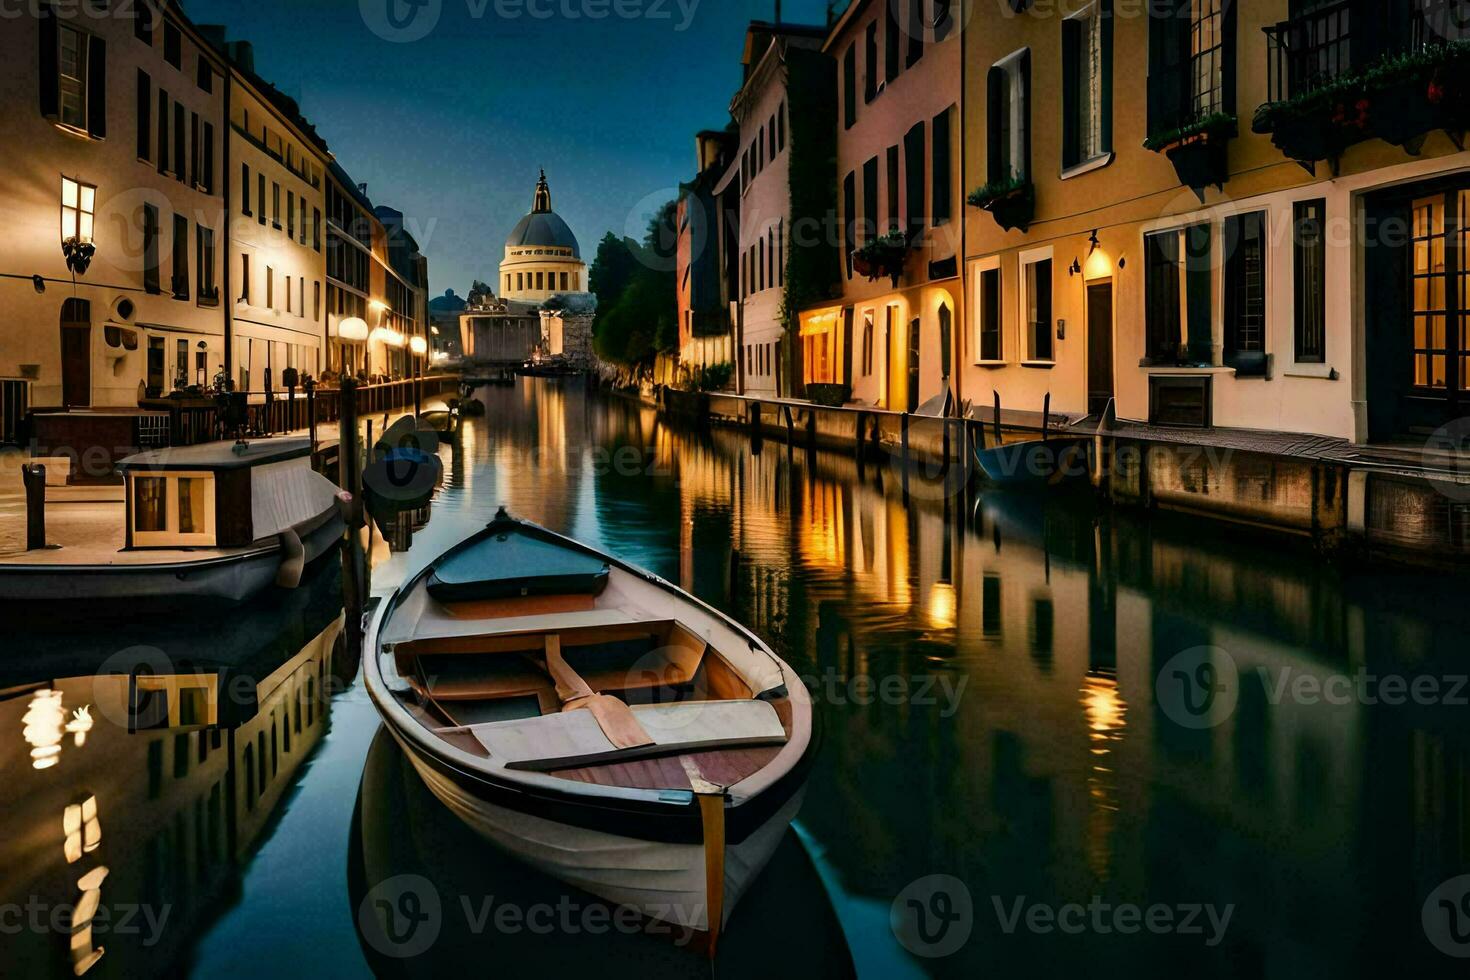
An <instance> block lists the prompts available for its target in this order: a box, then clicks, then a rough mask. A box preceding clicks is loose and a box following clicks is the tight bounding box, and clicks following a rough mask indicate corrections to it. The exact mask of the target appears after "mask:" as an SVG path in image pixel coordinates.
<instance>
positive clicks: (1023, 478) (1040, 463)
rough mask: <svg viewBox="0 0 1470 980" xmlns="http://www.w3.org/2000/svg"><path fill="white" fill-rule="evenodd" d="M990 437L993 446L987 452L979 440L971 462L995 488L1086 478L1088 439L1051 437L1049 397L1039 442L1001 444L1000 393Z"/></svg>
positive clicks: (1036, 440) (1037, 440)
mask: <svg viewBox="0 0 1470 980" xmlns="http://www.w3.org/2000/svg"><path fill="white" fill-rule="evenodd" d="M994 433H995V437H994V445H993V446H991V447H990V448H989V449H986V448H984V439H983V438H982V439H981V440H980V442H978V443H977V444H976V446H975V462H976V463H978V464H979V466H980V469H981V471H982V472H984V474H985V477H986V479H988V480H989V481H990V482H991V483H994V484H996V485H997V486H1002V487H1024V486H1035V485H1044V484H1049V483H1061V482H1063V481H1066V480H1071V479H1076V478H1078V477H1082V476H1086V475H1087V472H1088V469H1087V444H1088V442H1089V441H1090V438H1091V437H1090V436H1060V437H1056V436H1053V435H1052V434H1051V395H1050V394H1048V395H1047V396H1046V400H1045V403H1044V406H1043V408H1042V417H1041V438H1039V439H1027V440H1025V441H1022V442H1012V443H1005V442H1003V441H1002V439H1003V437H1002V435H1001V426H1000V393H999V392H996V393H995V428H994ZM982 437H983V429H982Z"/></svg>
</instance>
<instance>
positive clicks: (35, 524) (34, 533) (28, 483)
mask: <svg viewBox="0 0 1470 980" xmlns="http://www.w3.org/2000/svg"><path fill="white" fill-rule="evenodd" d="M20 475H21V482H22V483H23V484H24V485H25V492H26V550H27V551H40V550H41V549H43V548H45V547H46V467H44V466H42V465H40V464H39V463H27V464H26V465H25V466H23V467H21V471H20Z"/></svg>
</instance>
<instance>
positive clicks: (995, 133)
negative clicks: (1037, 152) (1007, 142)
mask: <svg viewBox="0 0 1470 980" xmlns="http://www.w3.org/2000/svg"><path fill="white" fill-rule="evenodd" d="M985 84H986V88H987V98H986V108H985V135H986V161H987V164H988V166H987V171H986V172H987V174H988V179H989V180H991V181H997V180H1004V179H1005V178H1006V177H1007V176H1008V175H1007V172H1006V171H1007V170H1008V169H1009V161H1007V160H1003V159H1001V156H1002V154H1003V152H1004V151H1003V146H1004V143H1003V141H1002V138H1001V132H1002V129H1003V128H1004V123H1003V121H1002V120H1003V119H1004V116H1005V113H1006V112H1007V111H1008V109H1009V107H1008V106H1007V105H1006V72H1005V69H1004V68H992V69H990V74H989V75H988V76H987V77H986V82H985Z"/></svg>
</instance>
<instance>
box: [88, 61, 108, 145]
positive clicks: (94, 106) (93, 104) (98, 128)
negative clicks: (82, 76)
mask: <svg viewBox="0 0 1470 980" xmlns="http://www.w3.org/2000/svg"><path fill="white" fill-rule="evenodd" d="M87 132H88V133H91V134H92V138H93V139H99V140H105V139H107V42H106V41H104V40H102V38H100V37H97V36H96V35H91V36H89V37H88V38H87Z"/></svg>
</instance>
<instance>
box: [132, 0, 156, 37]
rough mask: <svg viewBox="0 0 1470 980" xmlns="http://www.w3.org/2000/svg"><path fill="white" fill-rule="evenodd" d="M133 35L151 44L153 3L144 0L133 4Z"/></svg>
mask: <svg viewBox="0 0 1470 980" xmlns="http://www.w3.org/2000/svg"><path fill="white" fill-rule="evenodd" d="M133 36H134V37H136V38H137V39H138V40H140V41H142V42H143V43H144V44H147V45H149V46H150V47H151V46H152V45H153V5H152V4H151V3H146V2H144V0H139V2H137V3H134V4H133Z"/></svg>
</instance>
